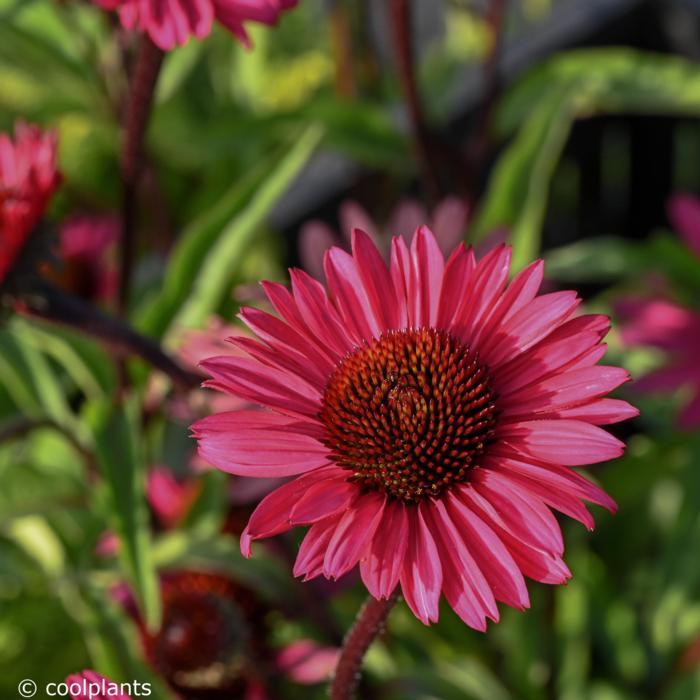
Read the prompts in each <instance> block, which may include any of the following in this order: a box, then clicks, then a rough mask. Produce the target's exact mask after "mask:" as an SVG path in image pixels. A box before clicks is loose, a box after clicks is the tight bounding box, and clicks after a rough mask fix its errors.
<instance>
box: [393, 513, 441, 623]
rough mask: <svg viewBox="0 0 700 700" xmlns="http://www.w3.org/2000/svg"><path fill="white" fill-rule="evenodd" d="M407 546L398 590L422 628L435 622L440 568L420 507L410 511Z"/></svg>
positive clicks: (437, 554)
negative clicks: (399, 589) (421, 624)
mask: <svg viewBox="0 0 700 700" xmlns="http://www.w3.org/2000/svg"><path fill="white" fill-rule="evenodd" d="M408 515H409V526H408V545H407V548H406V556H405V558H404V565H403V568H402V570H401V576H400V581H401V591H402V592H403V596H404V598H405V599H406V603H407V605H408V607H409V608H411V610H412V611H413V614H414V615H415V616H416V617H417V618H418V619H419V620H420V621H421V622H422V623H423V624H425V625H429V624H430V623H431V622H437V621H438V617H439V615H440V609H439V602H440V591H441V589H442V566H441V565H440V555H439V553H438V549H437V546H436V545H435V540H434V539H433V536H432V535H431V534H430V530H429V529H428V526H427V525H426V523H425V519H424V517H423V514H422V513H421V510H420V508H416V507H415V506H413V507H411V508H410V511H409V513H408Z"/></svg>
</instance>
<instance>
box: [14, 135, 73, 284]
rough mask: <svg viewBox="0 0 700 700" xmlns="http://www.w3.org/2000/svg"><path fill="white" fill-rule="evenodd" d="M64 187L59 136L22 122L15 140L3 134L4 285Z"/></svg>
mask: <svg viewBox="0 0 700 700" xmlns="http://www.w3.org/2000/svg"><path fill="white" fill-rule="evenodd" d="M60 183H61V176H60V174H59V172H58V166H57V163H56V134H55V133H53V132H42V131H41V129H39V127H37V126H33V125H29V124H25V123H23V122H18V123H17V124H16V126H15V135H14V138H12V137H11V136H10V135H8V134H0V282H2V281H3V280H4V279H5V277H6V276H7V273H8V271H9V270H10V268H11V267H12V265H13V264H14V263H15V261H16V260H17V258H18V257H19V255H20V253H21V252H22V249H23V247H24V245H25V243H26V242H27V239H28V238H29V236H30V234H31V233H32V231H33V230H34V228H35V227H36V225H37V224H38V223H39V220H40V219H41V217H42V216H43V214H44V211H45V209H46V206H47V204H48V202H49V199H50V198H51V195H53V193H54V192H55V190H56V189H57V188H58V186H59V184H60Z"/></svg>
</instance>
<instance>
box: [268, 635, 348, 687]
mask: <svg viewBox="0 0 700 700" xmlns="http://www.w3.org/2000/svg"><path fill="white" fill-rule="evenodd" d="M337 663H338V649H334V648H332V647H324V646H321V645H320V644H318V643H317V642H314V641H313V640H311V639H300V640H298V641H296V642H292V643H291V644H290V645H289V646H288V647H286V648H285V649H282V651H281V652H280V653H279V654H277V666H278V667H279V668H280V670H282V671H284V672H285V673H286V674H287V675H288V676H289V677H290V678H291V679H292V680H293V681H296V682H297V683H302V684H305V685H306V684H309V685H311V684H314V683H321V682H323V681H326V680H328V679H329V678H330V676H331V674H332V673H333V670H334V669H335V666H336V664H337Z"/></svg>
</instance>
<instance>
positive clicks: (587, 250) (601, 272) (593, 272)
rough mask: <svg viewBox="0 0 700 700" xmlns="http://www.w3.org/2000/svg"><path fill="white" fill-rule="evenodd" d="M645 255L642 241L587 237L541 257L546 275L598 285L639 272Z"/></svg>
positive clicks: (567, 280) (562, 279)
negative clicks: (543, 260)
mask: <svg viewBox="0 0 700 700" xmlns="http://www.w3.org/2000/svg"><path fill="white" fill-rule="evenodd" d="M646 258H647V254H646V251H645V250H644V247H643V246H642V244H640V243H635V242H633V241H628V240H625V239H623V238H615V237H614V236H599V237H597V238H587V239H585V240H583V241H577V242H576V243H572V244H571V245H566V246H562V247H561V248H555V249H554V250H551V251H549V252H547V253H546V254H545V256H544V259H545V262H546V264H547V277H550V278H552V279H556V280H561V281H562V282H594V283H601V284H602V283H609V282H613V281H616V280H618V279H621V278H624V277H628V276H630V275H633V274H637V273H639V272H641V271H642V269H643V267H644V261H645V259H646Z"/></svg>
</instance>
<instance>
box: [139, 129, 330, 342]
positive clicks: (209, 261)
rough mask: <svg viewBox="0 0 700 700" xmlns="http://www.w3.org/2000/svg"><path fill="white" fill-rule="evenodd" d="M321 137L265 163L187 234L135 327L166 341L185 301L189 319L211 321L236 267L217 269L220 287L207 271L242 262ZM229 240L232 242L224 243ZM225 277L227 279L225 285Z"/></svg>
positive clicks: (310, 135) (311, 133)
mask: <svg viewBox="0 0 700 700" xmlns="http://www.w3.org/2000/svg"><path fill="white" fill-rule="evenodd" d="M320 137H321V134H320V132H319V130H318V128H317V127H311V128H310V129H309V130H308V131H307V132H306V133H305V134H304V135H303V136H302V137H301V138H300V139H299V140H298V141H297V142H296V144H295V146H294V147H293V148H292V149H291V150H290V151H289V152H288V153H287V154H286V155H285V156H284V157H282V158H281V159H280V158H279V156H276V157H275V158H274V159H272V160H270V161H267V162H264V163H262V164H261V165H260V166H259V167H258V168H256V169H255V170H253V171H252V172H251V173H250V174H249V175H248V176H247V177H246V178H245V179H244V180H242V181H241V182H237V183H235V184H234V185H233V186H232V187H231V189H230V190H229V191H228V192H227V193H226V194H225V195H224V197H222V198H221V200H220V201H219V203H218V204H217V205H216V206H214V207H213V208H211V209H209V210H208V211H207V212H206V213H205V214H204V215H202V217H200V218H199V219H197V220H196V221H194V222H193V223H192V224H191V225H190V226H188V227H187V229H185V231H183V233H182V235H181V236H180V238H179V240H178V243H177V245H176V247H175V249H174V250H173V252H172V255H171V257H170V261H169V263H168V269H167V270H166V273H165V279H164V280H163V285H162V289H161V291H160V292H159V293H158V294H157V295H156V297H155V298H152V299H150V300H148V301H147V302H146V303H145V304H144V305H143V306H142V307H141V308H140V309H138V310H137V312H136V319H135V324H136V326H137V327H138V328H139V329H140V330H141V331H142V332H144V333H146V334H148V335H153V336H162V335H163V334H164V333H165V332H166V331H167V329H168V327H169V326H170V324H171V323H172V321H173V319H174V317H175V315H176V314H178V312H179V311H180V314H182V313H183V311H181V308H182V306H183V304H185V303H186V302H187V303H188V311H187V315H190V314H191V315H192V316H195V315H196V314H200V313H204V314H205V316H206V315H207V311H206V309H207V308H209V306H210V304H212V303H214V304H215V303H218V301H219V300H220V299H221V296H223V293H224V292H223V291H222V290H221V286H223V287H225V286H226V281H227V280H230V279H231V277H230V275H231V274H233V271H234V267H235V265H231V267H230V268H229V270H228V274H227V273H226V271H225V270H217V271H216V273H215V274H217V277H216V283H215V281H214V280H213V279H212V280H209V281H208V282H207V283H206V284H205V283H204V282H203V281H202V279H203V278H204V276H205V270H206V271H207V272H209V271H211V269H212V268H217V265H216V264H215V263H216V262H217V257H216V256H217V255H221V254H228V255H231V254H235V255H236V257H237V254H238V252H239V251H240V248H244V247H245V245H246V244H247V242H248V241H249V240H250V238H251V237H252V235H253V234H254V233H255V230H256V229H257V227H258V226H259V224H260V223H261V221H262V220H263V219H264V218H265V216H267V214H268V213H269V211H270V209H271V208H272V206H273V205H274V203H275V202H276V201H277V199H278V198H279V196H280V195H281V194H282V192H283V191H284V190H285V189H286V187H287V186H288V185H289V183H290V182H291V180H293V179H294V177H295V176H296V175H297V173H298V172H299V170H300V169H301V168H302V167H303V165H304V164H305V163H306V161H307V160H308V158H309V157H310V155H311V153H312V152H313V149H314V148H315V146H316V145H317V144H318V141H319V140H320ZM270 173H272V175H270ZM224 239H226V240H227V243H225V244H224V243H220V241H223V240H224ZM231 248H233V251H232V250H231ZM214 251H217V253H216V254H214ZM222 273H223V274H222ZM222 276H225V279H223V280H222V279H221V278H222ZM202 287H204V288H205V289H204V290H202V289H201V288H202ZM202 295H204V296H202ZM206 295H209V296H206ZM194 296H197V301H193V299H192V298H193V297H194ZM212 296H213V297H215V298H216V301H214V299H213V298H212ZM188 297H190V299H189V301H188ZM193 307H196V310H195V308H193Z"/></svg>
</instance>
